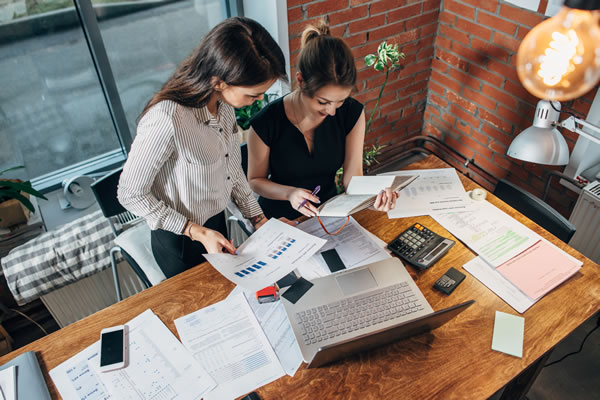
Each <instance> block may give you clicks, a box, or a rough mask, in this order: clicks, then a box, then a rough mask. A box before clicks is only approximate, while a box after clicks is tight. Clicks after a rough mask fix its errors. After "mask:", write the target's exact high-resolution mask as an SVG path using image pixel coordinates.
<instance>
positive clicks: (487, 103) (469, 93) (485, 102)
mask: <svg viewBox="0 0 600 400" xmlns="http://www.w3.org/2000/svg"><path fill="white" fill-rule="evenodd" d="M462 94H463V96H464V97H465V98H466V99H469V100H471V101H472V102H474V103H475V104H477V105H479V106H483V107H485V108H487V109H488V110H490V111H494V110H495V109H496V102H495V101H493V100H490V99H488V98H487V97H485V96H483V95H482V94H481V92H480V91H475V90H471V89H470V88H468V87H465V88H464V89H463V92H462Z"/></svg>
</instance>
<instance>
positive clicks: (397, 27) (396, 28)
mask: <svg viewBox="0 0 600 400" xmlns="http://www.w3.org/2000/svg"><path fill="white" fill-rule="evenodd" d="M378 17H380V16H377V17H373V18H378ZM380 25H382V24H380ZM402 25H403V24H402V22H397V23H395V24H390V25H387V26H384V27H383V28H379V29H375V30H373V31H371V32H370V33H369V40H381V39H386V38H388V37H389V36H393V35H396V34H397V33H398V32H402V31H403V28H402Z"/></svg>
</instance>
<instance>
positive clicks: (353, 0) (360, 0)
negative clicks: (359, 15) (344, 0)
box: [350, 0, 371, 6]
mask: <svg viewBox="0 0 600 400" xmlns="http://www.w3.org/2000/svg"><path fill="white" fill-rule="evenodd" d="M369 1H371V0H350V6H356V5H359V4H364V3H368V2H369Z"/></svg>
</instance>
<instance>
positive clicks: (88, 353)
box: [50, 332, 115, 400]
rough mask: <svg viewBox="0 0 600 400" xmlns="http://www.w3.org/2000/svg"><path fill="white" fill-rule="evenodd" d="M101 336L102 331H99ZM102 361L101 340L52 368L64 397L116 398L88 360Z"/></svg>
mask: <svg viewBox="0 0 600 400" xmlns="http://www.w3.org/2000/svg"><path fill="white" fill-rule="evenodd" d="M98 337H100V332H98ZM90 360H95V362H97V363H99V362H100V357H99V342H96V343H94V344H92V345H91V346H88V347H87V348H85V350H83V351H80V352H79V353H77V354H75V355H74V356H73V357H71V358H69V359H68V360H66V361H64V362H63V363H62V364H60V365H58V366H57V367H55V368H53V369H51V370H50V377H51V378H52V381H53V382H54V385H55V386H56V390H58V393H60V396H61V397H62V398H63V399H80V400H107V399H114V398H115V397H111V395H110V394H109V393H108V391H107V390H106V388H105V387H104V384H103V383H102V381H101V380H100V378H99V377H98V375H97V374H96V372H95V371H94V370H93V369H91V368H90V365H89V364H88V362H90Z"/></svg>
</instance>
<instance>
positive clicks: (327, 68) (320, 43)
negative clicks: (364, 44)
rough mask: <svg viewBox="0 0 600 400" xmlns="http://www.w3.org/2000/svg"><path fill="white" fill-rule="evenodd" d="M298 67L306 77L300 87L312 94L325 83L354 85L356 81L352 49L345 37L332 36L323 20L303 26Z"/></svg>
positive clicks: (304, 91) (343, 85)
mask: <svg viewBox="0 0 600 400" xmlns="http://www.w3.org/2000/svg"><path fill="white" fill-rule="evenodd" d="M298 71H299V72H300V74H302V79H303V80H304V83H303V85H302V87H301V90H302V92H303V93H304V94H306V95H308V96H309V97H313V96H314V94H315V92H316V91H317V90H319V89H320V88H322V87H323V86H326V85H337V86H342V87H352V88H354V85H355V84H356V75H357V74H356V65H355V64H354V56H353V55H352V51H351V50H350V48H349V47H348V45H347V44H346V43H344V41H343V40H342V39H340V38H337V37H332V36H331V32H330V30H329V27H328V26H327V25H326V24H325V22H324V21H320V22H317V23H315V24H314V25H309V26H307V27H306V29H304V32H303V33H302V47H301V50H300V54H299V56H298Z"/></svg>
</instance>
